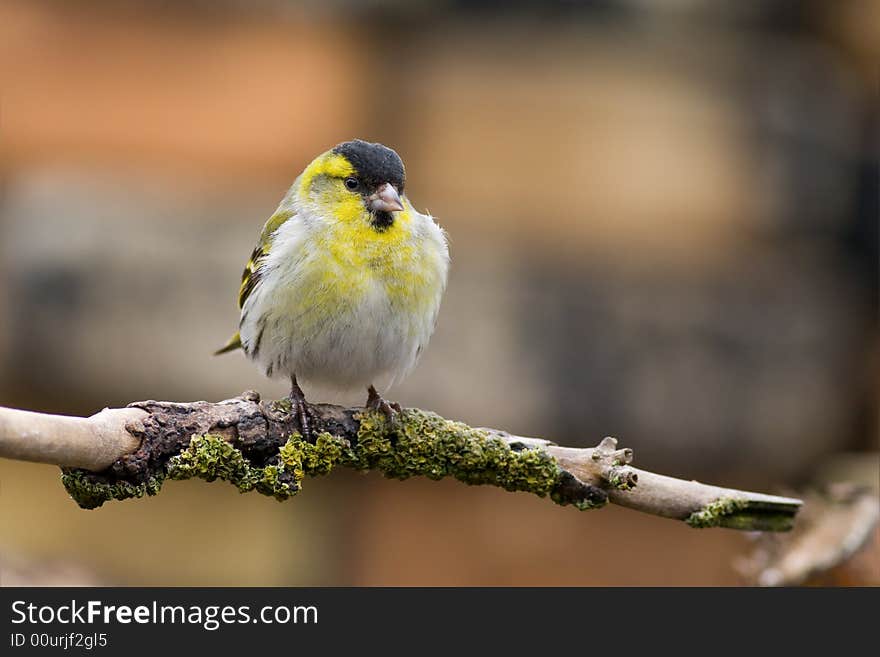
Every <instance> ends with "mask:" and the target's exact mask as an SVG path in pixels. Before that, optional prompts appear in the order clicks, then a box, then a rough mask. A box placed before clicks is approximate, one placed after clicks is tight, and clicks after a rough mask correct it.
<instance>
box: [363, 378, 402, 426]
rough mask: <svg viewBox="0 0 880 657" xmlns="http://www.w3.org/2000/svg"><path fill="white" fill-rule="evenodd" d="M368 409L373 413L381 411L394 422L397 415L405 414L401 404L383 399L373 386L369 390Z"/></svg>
mask: <svg viewBox="0 0 880 657" xmlns="http://www.w3.org/2000/svg"><path fill="white" fill-rule="evenodd" d="M366 408H367V409H369V410H371V411H379V412H380V413H382V414H383V415H384V416H385V417H386V418H387V419H389V420H393V419H394V416H395V415H396V414H397V413H401V412H403V409H402V408H401V406H400V404H398V403H397V402H390V401H388V400H387V399H383V398H382V396H381V395H380V394H379V393H378V392H376V389H375V388H374V387H373V386H370V388H369V396H368V397H367V405H366Z"/></svg>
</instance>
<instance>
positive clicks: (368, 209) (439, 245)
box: [215, 139, 450, 437]
mask: <svg viewBox="0 0 880 657" xmlns="http://www.w3.org/2000/svg"><path fill="white" fill-rule="evenodd" d="M405 183H406V172H405V168H404V165H403V160H401V158H400V156H399V155H398V154H397V152H396V151H394V150H393V149H391V148H388V147H387V146H384V145H383V144H379V143H371V142H368V141H364V140H361V139H354V140H351V141H346V142H343V143H340V144H337V145H336V146H334V147H333V148H331V149H329V150H328V151H326V152H324V153H322V154H320V155H318V156H317V157H316V158H315V159H314V160H312V162H311V163H310V164H309V165H308V166H306V168H305V169H304V170H303V171H302V173H301V174H300V175H299V176H298V177H297V178H296V179H295V180H294V182H293V185H292V186H291V187H290V189H289V190H288V191H287V193H286V194H285V196H284V198H283V199H282V201H281V203H280V204H279V205H278V208H277V210H276V211H275V213H274V214H272V216H271V217H270V218H269V220H268V221H267V222H266V223H265V225H264V226H263V229H262V232H261V233H260V238H259V240H258V242H257V245H256V247H255V248H254V250H253V252H252V254H251V257H250V259H249V260H248V262H247V265H246V266H245V269H244V272H243V273H242V277H241V286H240V288H239V293H238V305H239V309H240V311H241V315H240V321H239V330H238V332H237V333H236V334H235V335H233V336H232V338H231V339H230V340H229V341H228V342H227V344H226V345H225V346H224V347H222V348H220V349H219V350H218V351H217V352H215V353H216V354H222V353H227V352H231V351H234V350H236V349H239V348H241V349H242V350H243V351H244V353H245V355H246V356H247V357H248V358H249V359H250V360H252V361H254V362H255V363H256V364H257V366H258V367H259V368H260V370H261V371H262V372H263V374H264V375H266V376H267V377H269V378H276V377H281V376H284V377H288V378H289V380H290V386H291V387H290V394H289V395H288V398H289V399H290V402H291V412H292V413H294V414H295V415H296V418H297V420H298V422H299V425H300V428H301V429H302V433H303V434H304V435H305V436H306V437H308V436H309V435H310V424H311V422H312V419H313V416H312V414H311V410H310V408H309V406H308V403H307V402H306V399H305V394H304V393H303V390H302V388H301V386H300V383H301V382H306V383H307V384H309V383H314V384H318V385H321V386H326V387H331V388H335V389H337V390H352V389H355V388H358V387H361V386H362V387H361V389H363V388H366V390H367V401H366V405H365V408H367V409H371V410H377V411H381V412H382V413H384V414H385V415H386V416H387V417H388V418H393V417H394V415H395V413H397V412H400V410H401V408H400V406H399V405H398V404H396V403H393V402H389V401H387V400H386V399H384V398H383V397H382V395H381V394H380V393H379V391H378V390H377V389H376V387H375V384H376V382H377V381H378V380H380V379H388V385H389V387H390V386H391V385H393V384H394V383H395V382H398V381H400V380H401V379H402V378H403V377H405V376H406V375H407V374H408V373H409V372H410V371H411V370H412V369H413V367H414V366H415V365H416V362H417V361H418V359H419V357H420V355H421V354H422V352H423V350H424V348H425V346H426V345H427V343H428V340H429V339H430V337H431V335H432V334H433V332H434V329H435V326H436V323H437V315H438V311H439V308H440V302H441V299H442V297H443V294H444V292H445V289H446V283H447V276H448V271H449V262H450V258H449V245H448V239H447V234H446V231H445V230H443V229H442V228H441V227H440V226H439V225H438V223H437V222H436V221H435V220H434V218H433V217H432V216H431V214H430V213H426V214H422V213H421V212H418V211H417V210H416V209H415V208H414V207H413V205H412V203H411V202H410V200H409V199H408V198H407V196H406V194H405V192H404V187H405Z"/></svg>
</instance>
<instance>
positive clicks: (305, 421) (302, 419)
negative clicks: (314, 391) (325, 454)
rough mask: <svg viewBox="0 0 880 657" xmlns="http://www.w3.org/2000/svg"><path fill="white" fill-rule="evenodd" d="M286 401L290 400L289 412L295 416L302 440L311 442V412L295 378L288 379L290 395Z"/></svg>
mask: <svg viewBox="0 0 880 657" xmlns="http://www.w3.org/2000/svg"><path fill="white" fill-rule="evenodd" d="M288 399H290V405H291V411H293V414H294V415H296V419H297V420H298V421H299V428H300V433H302V437H303V440H306V441H308V442H311V441H312V427H311V424H312V411H311V409H310V408H309V405H308V403H307V402H306V396H305V394H304V393H303V391H302V388H300V387H299V384H298V383H297V382H296V377H295V376H291V377H290V394H289V395H288Z"/></svg>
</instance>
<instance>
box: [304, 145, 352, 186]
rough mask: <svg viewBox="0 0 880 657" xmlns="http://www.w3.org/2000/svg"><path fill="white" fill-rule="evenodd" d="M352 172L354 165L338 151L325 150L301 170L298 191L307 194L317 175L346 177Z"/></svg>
mask: <svg viewBox="0 0 880 657" xmlns="http://www.w3.org/2000/svg"><path fill="white" fill-rule="evenodd" d="M354 173H355V170H354V167H353V166H352V165H351V162H349V161H348V160H347V159H346V158H345V157H343V156H342V155H339V154H338V153H334V152H333V151H327V152H326V153H324V154H323V155H319V156H318V157H316V158H315V159H314V161H312V163H311V164H310V165H309V166H307V167H306V170H305V171H303V173H302V178H301V181H300V193H302V194H308V192H309V189H310V188H311V186H312V183H313V182H314V181H315V178H316V177H318V176H328V177H330V178H346V177H348V176H353V175H354Z"/></svg>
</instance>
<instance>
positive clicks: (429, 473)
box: [356, 409, 559, 497]
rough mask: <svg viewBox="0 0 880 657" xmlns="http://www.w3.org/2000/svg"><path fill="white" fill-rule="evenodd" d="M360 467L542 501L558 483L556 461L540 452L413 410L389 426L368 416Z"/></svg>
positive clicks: (360, 442)
mask: <svg viewBox="0 0 880 657" xmlns="http://www.w3.org/2000/svg"><path fill="white" fill-rule="evenodd" d="M359 420H360V428H359V430H358V442H357V450H356V457H357V462H356V465H357V467H360V468H361V469H373V468H375V469H379V470H381V471H382V473H383V474H384V475H385V476H386V477H389V478H393V479H407V478H409V477H413V476H419V475H421V476H425V477H428V478H430V479H442V478H443V477H447V476H452V477H455V478H456V479H458V480H459V481H463V482H465V483H467V484H492V485H495V486H499V487H501V488H504V489H505V490H509V491H528V492H530V493H534V494H535V495H539V496H541V497H543V496H545V495H548V494H549V493H551V492H552V491H553V489H554V488H555V487H556V485H557V483H558V478H559V468H558V467H557V464H556V461H555V460H554V459H553V458H552V457H551V456H549V455H548V454H546V453H545V452H543V451H540V450H533V449H523V450H520V451H514V450H512V449H511V448H510V446H509V445H508V444H507V443H505V442H504V441H502V440H500V439H498V438H494V437H490V436H489V435H488V434H487V433H486V432H485V431H483V430H480V429H474V428H472V427H469V426H467V425H465V424H462V423H460V422H452V421H450V420H445V419H443V418H442V417H440V416H438V415H435V414H434V413H429V412H426V411H421V410H418V409H408V410H406V411H404V412H402V413H399V414H398V415H397V416H395V418H394V420H393V421H390V422H389V421H388V420H387V419H386V418H385V417H384V415H382V414H381V413H376V412H365V413H362V414H361V416H360V418H359Z"/></svg>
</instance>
